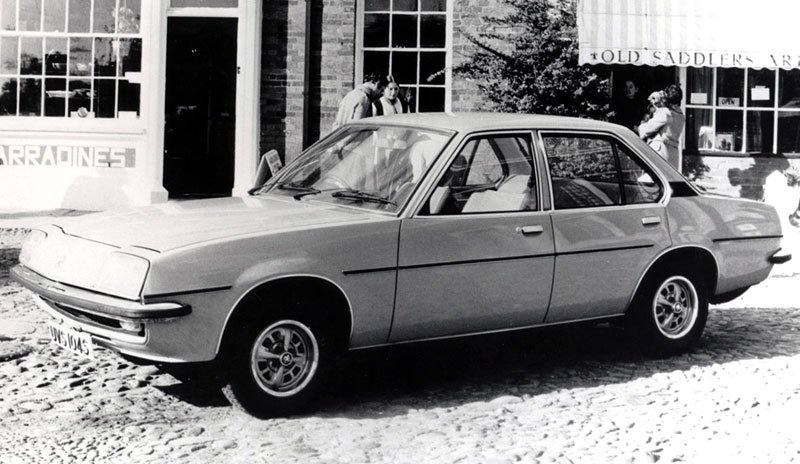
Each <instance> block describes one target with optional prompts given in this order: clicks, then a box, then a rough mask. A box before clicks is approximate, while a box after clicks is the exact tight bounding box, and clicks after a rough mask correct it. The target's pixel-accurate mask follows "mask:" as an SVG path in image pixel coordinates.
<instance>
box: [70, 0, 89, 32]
mask: <svg viewBox="0 0 800 464" xmlns="http://www.w3.org/2000/svg"><path fill="white" fill-rule="evenodd" d="M91 5H92V4H91V3H90V2H87V1H86V0H69V27H68V28H67V30H68V31H69V32H89V18H90V15H91V14H92V11H91V8H90V7H91Z"/></svg>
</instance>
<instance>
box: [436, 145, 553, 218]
mask: <svg viewBox="0 0 800 464" xmlns="http://www.w3.org/2000/svg"><path fill="white" fill-rule="evenodd" d="M536 192H537V185H536V176H535V171H534V168H533V158H532V151H531V137H530V135H529V134H493V135H483V136H477V137H474V138H472V139H470V140H469V141H467V143H465V144H464V146H463V147H462V149H461V151H459V153H458V155H456V157H455V158H454V159H453V161H452V163H451V164H450V167H449V168H448V169H447V171H446V172H445V174H444V175H443V176H442V178H441V179H440V180H439V183H438V184H437V186H436V188H435V189H434V191H433V193H432V194H431V196H430V198H429V199H428V201H427V202H426V203H425V205H424V206H423V209H422V211H421V214H423V215H453V214H469V213H493V212H512V211H531V210H536V209H537V208H538V199H537V193H536Z"/></svg>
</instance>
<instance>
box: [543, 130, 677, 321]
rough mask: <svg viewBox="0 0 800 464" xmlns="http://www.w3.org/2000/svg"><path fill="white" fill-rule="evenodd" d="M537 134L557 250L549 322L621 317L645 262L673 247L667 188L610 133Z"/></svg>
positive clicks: (644, 267)
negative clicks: (546, 173)
mask: <svg viewBox="0 0 800 464" xmlns="http://www.w3.org/2000/svg"><path fill="white" fill-rule="evenodd" d="M539 135H540V138H539V141H540V146H541V148H542V151H543V152H544V153H545V155H546V160H547V164H548V169H549V173H550V182H551V189H552V190H551V191H552V201H553V211H552V213H551V214H552V220H553V233H554V238H555V251H556V258H555V275H554V278H553V294H552V299H551V303H550V310H549V311H548V314H547V322H559V321H565V320H577V319H590V318H596V317H603V316H610V315H616V314H621V313H623V312H624V311H625V309H626V305H627V304H628V301H630V298H631V297H632V293H633V291H634V290H635V288H636V285H637V283H638V281H639V278H640V277H641V276H642V274H643V273H644V272H645V270H646V269H647V266H648V265H649V263H650V262H651V261H652V260H653V259H654V258H655V256H656V255H658V254H659V253H660V252H661V251H662V250H664V249H665V248H667V247H669V246H670V237H669V232H668V224H667V215H666V209H665V206H664V204H663V200H664V195H665V192H666V190H665V187H664V183H663V182H662V181H661V180H659V178H658V177H657V176H656V174H655V171H654V169H653V168H652V167H651V166H649V165H648V164H647V163H646V162H645V161H644V160H643V159H642V157H641V156H639V155H637V154H635V152H634V151H633V150H632V149H631V148H629V147H628V146H627V145H625V144H624V143H623V142H622V141H621V140H619V139H617V138H616V137H613V136H611V135H609V134H595V133H540V134H539Z"/></svg>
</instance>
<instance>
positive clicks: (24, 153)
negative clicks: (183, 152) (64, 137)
mask: <svg viewBox="0 0 800 464" xmlns="http://www.w3.org/2000/svg"><path fill="white" fill-rule="evenodd" d="M0 166H59V167H66V166H68V167H80V168H132V167H135V166H136V149H134V148H122V147H108V146H93V147H90V146H73V145H13V144H0Z"/></svg>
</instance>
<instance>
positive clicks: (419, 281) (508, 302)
mask: <svg viewBox="0 0 800 464" xmlns="http://www.w3.org/2000/svg"><path fill="white" fill-rule="evenodd" d="M532 150H533V149H532V137H531V133H530V132H522V133H494V134H482V135H476V136H473V137H471V138H468V139H467V140H466V141H465V142H464V143H463V144H462V145H461V147H460V148H459V149H458V150H457V151H456V152H457V154H456V155H455V156H454V157H453V158H452V160H451V161H450V163H449V167H448V169H447V170H446V171H445V173H444V174H443V175H442V177H441V178H440V179H439V180H438V182H437V183H436V186H435V188H434V189H433V190H432V191H431V192H429V194H428V197H427V199H426V201H425V202H424V204H423V206H422V208H421V209H420V211H419V213H418V214H416V215H415V216H414V217H411V218H409V219H405V220H403V222H402V224H401V230H400V246H399V254H398V256H399V262H398V264H399V266H398V277H397V294H396V302H395V313H394V320H393V324H392V330H391V334H390V341H392V342H396V341H403V340H414V339H422V338H432V337H441V336H449V335H456V334H465V333H472V332H481V331H488V330H502V329H507V328H511V327H518V326H526V325H535V324H539V323H541V322H542V321H543V320H544V316H545V314H546V311H547V306H548V302H549V298H550V289H551V284H552V275H553V259H554V258H553V251H554V245H553V235H552V227H551V224H550V215H549V214H548V212H546V211H542V208H541V207H540V204H541V202H540V199H541V188H540V187H541V184H542V183H541V181H540V179H539V178H538V170H537V166H536V163H535V162H534V156H533V151H532Z"/></svg>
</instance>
